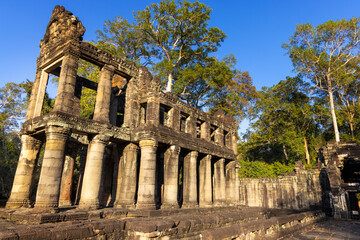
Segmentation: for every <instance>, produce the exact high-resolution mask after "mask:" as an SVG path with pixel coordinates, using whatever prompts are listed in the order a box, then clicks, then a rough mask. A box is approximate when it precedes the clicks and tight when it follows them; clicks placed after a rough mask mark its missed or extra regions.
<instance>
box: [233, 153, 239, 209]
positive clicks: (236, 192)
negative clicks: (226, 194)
mask: <svg viewBox="0 0 360 240" xmlns="http://www.w3.org/2000/svg"><path fill="white" fill-rule="evenodd" d="M234 162H235V167H234V181H235V190H234V193H235V198H234V202H235V204H236V205H239V204H240V189H239V187H240V186H239V185H240V179H239V168H240V163H239V162H238V161H236V160H235V161H234Z"/></svg>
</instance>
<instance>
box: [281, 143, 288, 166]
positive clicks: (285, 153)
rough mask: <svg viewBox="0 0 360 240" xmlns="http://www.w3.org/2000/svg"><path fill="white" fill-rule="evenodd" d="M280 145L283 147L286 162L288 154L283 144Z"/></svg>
mask: <svg viewBox="0 0 360 240" xmlns="http://www.w3.org/2000/svg"><path fill="white" fill-rule="evenodd" d="M282 147H283V152H284V156H285V160H286V162H285V163H288V162H289V158H288V155H287V152H286V147H285V144H283V145H282Z"/></svg>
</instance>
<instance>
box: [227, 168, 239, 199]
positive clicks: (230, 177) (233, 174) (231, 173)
mask: <svg viewBox="0 0 360 240" xmlns="http://www.w3.org/2000/svg"><path fill="white" fill-rule="evenodd" d="M238 168H239V166H238V164H237V162H236V161H231V162H229V163H228V164H227V165H226V202H227V203H228V204H230V205H237V204H238V203H239V174H238Z"/></svg>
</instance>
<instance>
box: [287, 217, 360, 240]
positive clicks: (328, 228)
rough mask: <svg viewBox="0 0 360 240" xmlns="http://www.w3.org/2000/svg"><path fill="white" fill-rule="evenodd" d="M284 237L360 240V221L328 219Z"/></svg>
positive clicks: (318, 239)
mask: <svg viewBox="0 0 360 240" xmlns="http://www.w3.org/2000/svg"><path fill="white" fill-rule="evenodd" d="M283 239H286V240H301V239H316V240H329V239H330V240H359V239H360V221H358V220H343V219H342V220H340V219H328V220H326V221H322V222H319V223H316V224H313V225H310V226H308V227H306V228H304V229H302V230H301V231H299V232H296V233H294V234H292V235H289V236H286V237H284V238H283Z"/></svg>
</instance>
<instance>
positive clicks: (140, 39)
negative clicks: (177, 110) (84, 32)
mask: <svg viewBox="0 0 360 240" xmlns="http://www.w3.org/2000/svg"><path fill="white" fill-rule="evenodd" d="M211 11H212V9H210V8H209V7H208V6H206V5H205V4H203V3H200V2H197V1H196V2H193V3H191V2H189V1H174V0H173V1H170V0H163V1H161V2H159V3H158V4H155V3H153V4H151V5H149V6H148V7H146V8H145V9H144V10H143V11H138V12H134V21H133V22H131V21H129V20H128V19H123V18H121V17H116V18H115V19H113V20H107V21H105V25H104V29H103V30H102V31H100V30H99V31H97V34H98V39H97V40H98V41H97V47H99V48H102V49H104V50H106V51H109V52H111V53H112V54H114V55H115V56H118V57H120V58H121V59H123V60H130V61H135V62H136V63H137V64H138V65H145V66H148V67H150V69H151V71H152V72H153V74H154V75H157V76H158V77H160V79H161V80H162V82H163V87H164V89H165V91H168V92H173V93H175V94H177V95H178V96H179V97H180V98H181V99H183V100H184V101H185V102H186V103H189V104H191V105H193V106H194V107H196V108H199V109H201V110H205V111H209V112H210V113H213V112H215V111H216V110H218V109H222V110H223V111H224V112H225V113H226V114H229V115H231V116H235V117H236V118H237V119H242V118H243V117H244V116H245V113H246V110H247V108H248V107H249V106H250V104H251V100H252V99H253V97H254V96H255V95H256V90H255V87H254V86H253V85H252V79H251V77H250V75H249V73H248V72H242V71H240V70H236V69H235V68H234V66H235V64H236V59H235V57H234V56H233V55H229V56H227V57H225V58H224V59H221V60H219V59H217V58H216V57H213V56H211V53H214V52H216V51H217V49H218V47H219V46H220V43H221V42H223V41H224V39H225V37H226V35H225V33H224V32H222V31H221V30H220V29H218V28H216V27H211V26H209V20H210V14H211Z"/></svg>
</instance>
